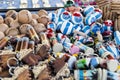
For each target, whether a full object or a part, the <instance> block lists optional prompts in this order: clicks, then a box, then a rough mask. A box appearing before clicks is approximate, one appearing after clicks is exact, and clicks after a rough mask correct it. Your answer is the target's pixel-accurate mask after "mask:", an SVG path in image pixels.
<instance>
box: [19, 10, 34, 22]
mask: <svg viewBox="0 0 120 80" xmlns="http://www.w3.org/2000/svg"><path fill="white" fill-rule="evenodd" d="M31 20H32V14H31V12H29V11H28V10H21V11H20V12H19V13H18V21H19V22H20V23H22V24H28V23H30V22H31Z"/></svg>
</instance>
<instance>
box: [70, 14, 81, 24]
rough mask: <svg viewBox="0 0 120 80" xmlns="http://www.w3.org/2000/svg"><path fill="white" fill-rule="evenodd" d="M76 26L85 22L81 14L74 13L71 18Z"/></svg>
mask: <svg viewBox="0 0 120 80" xmlns="http://www.w3.org/2000/svg"><path fill="white" fill-rule="evenodd" d="M71 21H72V22H73V23H74V24H80V23H81V22H82V21H83V16H82V14H81V13H80V12H74V13H73V15H72V18H71Z"/></svg>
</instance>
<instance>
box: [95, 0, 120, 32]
mask: <svg viewBox="0 0 120 80" xmlns="http://www.w3.org/2000/svg"><path fill="white" fill-rule="evenodd" d="M96 3H97V5H98V7H99V8H100V9H102V10H103V18H102V20H107V19H111V20H113V21H114V29H115V30H119V31H120V0H96Z"/></svg>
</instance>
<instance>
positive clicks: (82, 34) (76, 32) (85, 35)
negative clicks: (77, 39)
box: [74, 30, 88, 37]
mask: <svg viewBox="0 0 120 80" xmlns="http://www.w3.org/2000/svg"><path fill="white" fill-rule="evenodd" d="M74 33H75V34H79V35H81V36H84V37H88V36H87V34H85V33H83V32H80V31H76V30H74Z"/></svg>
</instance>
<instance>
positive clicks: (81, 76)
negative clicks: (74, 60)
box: [79, 70, 84, 80]
mask: <svg viewBox="0 0 120 80" xmlns="http://www.w3.org/2000/svg"><path fill="white" fill-rule="evenodd" d="M79 74H80V75H79V76H80V79H79V80H84V72H83V70H79Z"/></svg>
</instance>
